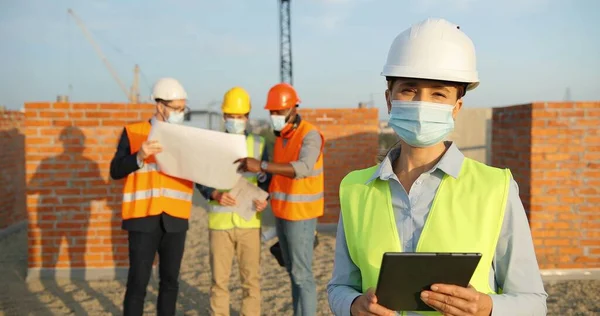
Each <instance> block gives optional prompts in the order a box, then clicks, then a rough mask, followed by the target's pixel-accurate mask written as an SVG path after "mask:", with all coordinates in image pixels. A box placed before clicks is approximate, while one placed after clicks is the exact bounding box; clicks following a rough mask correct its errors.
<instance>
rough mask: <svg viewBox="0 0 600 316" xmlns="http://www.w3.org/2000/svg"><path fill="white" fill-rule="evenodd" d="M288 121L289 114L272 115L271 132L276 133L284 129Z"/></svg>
mask: <svg viewBox="0 0 600 316" xmlns="http://www.w3.org/2000/svg"><path fill="white" fill-rule="evenodd" d="M289 119H290V112H288V113H287V114H286V115H277V114H272V115H271V126H272V127H273V130H274V131H276V132H280V131H281V130H282V129H283V128H284V127H285V125H286V124H287V122H288V120H289Z"/></svg>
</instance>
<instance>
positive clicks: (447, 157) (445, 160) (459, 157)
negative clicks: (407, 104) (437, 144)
mask: <svg viewBox="0 0 600 316" xmlns="http://www.w3.org/2000/svg"><path fill="white" fill-rule="evenodd" d="M444 144H445V145H446V148H447V150H446V152H445V153H444V155H443V156H442V159H440V161H439V162H438V163H437V164H436V165H435V166H433V168H431V170H429V171H427V173H432V172H434V171H436V170H438V169H439V170H441V171H442V172H444V173H445V174H447V175H449V176H451V177H453V178H458V175H459V174H460V170H461V168H462V163H463V161H464V159H465V156H464V155H463V153H462V152H460V150H459V149H458V147H457V146H456V144H454V143H453V142H449V141H448V142H445V143H444ZM398 157H400V148H394V149H392V150H390V152H389V153H388V154H387V155H386V156H385V158H384V159H383V161H382V162H381V163H380V164H379V168H377V170H376V171H375V173H373V175H372V176H371V178H369V180H368V181H367V183H369V182H371V181H373V180H375V179H376V178H379V179H381V180H383V181H388V180H389V179H390V178H391V177H392V176H394V175H395V174H394V168H393V165H392V163H393V162H394V161H396V159H398Z"/></svg>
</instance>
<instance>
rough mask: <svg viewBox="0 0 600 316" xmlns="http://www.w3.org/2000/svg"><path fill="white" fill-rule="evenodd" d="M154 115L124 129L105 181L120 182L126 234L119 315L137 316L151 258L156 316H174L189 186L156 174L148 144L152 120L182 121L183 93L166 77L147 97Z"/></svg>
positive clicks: (154, 146) (155, 147) (154, 145)
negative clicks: (125, 266)
mask: <svg viewBox="0 0 600 316" xmlns="http://www.w3.org/2000/svg"><path fill="white" fill-rule="evenodd" d="M152 99H154V100H155V101H156V114H155V115H154V116H153V117H152V119H151V120H148V121H143V122H138V123H133V124H129V125H127V126H125V129H124V130H123V134H122V135H121V140H120V141H119V144H118V146H117V151H116V153H115V156H114V158H113V159H112V161H111V163H110V176H111V178H113V179H115V180H118V179H122V178H125V185H124V187H123V204H122V211H121V213H122V218H123V225H122V227H123V229H124V230H127V231H128V234H129V271H128V273H127V291H126V292H125V299H124V302H123V313H124V315H136V316H137V315H142V313H143V311H144V299H145V296H146V287H147V286H148V281H149V280H150V274H151V272H152V263H153V262H154V256H155V255H156V253H157V252H158V256H159V278H160V282H159V287H158V302H157V305H156V308H157V315H175V306H176V302H177V294H178V291H179V269H180V266H181V259H182V258H183V250H184V245H185V237H186V232H187V230H188V219H189V217H190V211H191V209H192V193H193V189H194V187H193V183H192V182H190V181H187V180H182V179H178V178H173V177H171V176H168V175H166V174H164V173H161V172H159V171H158V169H157V166H156V160H155V158H154V155H155V154H157V153H159V152H161V150H162V148H161V146H160V144H159V143H158V142H157V141H148V134H149V133H150V129H151V125H152V123H153V122H154V121H155V120H158V121H166V122H169V123H173V124H180V123H182V122H183V118H184V115H185V112H186V110H187V107H186V102H187V100H186V99H187V94H186V92H185V90H184V89H183V87H182V86H181V84H180V83H179V82H178V81H177V80H175V79H172V78H163V79H160V80H158V81H157V82H156V84H155V85H154V88H153V92H152Z"/></svg>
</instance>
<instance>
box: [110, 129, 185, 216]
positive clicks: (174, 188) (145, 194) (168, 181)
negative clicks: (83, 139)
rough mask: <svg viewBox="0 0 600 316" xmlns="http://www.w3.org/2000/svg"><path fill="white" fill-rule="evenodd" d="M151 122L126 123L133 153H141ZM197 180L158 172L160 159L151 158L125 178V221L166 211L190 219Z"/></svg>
mask: <svg viewBox="0 0 600 316" xmlns="http://www.w3.org/2000/svg"><path fill="white" fill-rule="evenodd" d="M150 128H151V126H150V123H149V122H140V123H134V124H130V125H127V126H125V132H126V133H127V138H128V140H129V147H130V152H131V153H132V154H134V153H136V152H138V151H139V150H140V148H141V147H142V144H143V143H144V142H145V141H146V140H147V139H148V134H149V133H150ZM193 190H194V187H193V183H192V182H191V181H187V180H183V179H178V178H174V177H171V176H168V175H166V174H164V173H161V172H160V171H158V167H157V164H156V160H155V159H154V157H149V158H147V159H146V160H145V161H144V165H143V166H142V167H141V168H139V169H138V170H136V171H135V172H132V173H131V174H129V175H128V176H127V178H126V179H125V185H124V186H123V203H122V207H121V214H122V217H123V219H124V220H127V219H131V218H141V217H147V216H154V215H159V214H161V213H163V212H165V213H167V214H169V215H171V216H174V217H178V218H186V219H187V218H189V216H190V212H191V208H192V194H193Z"/></svg>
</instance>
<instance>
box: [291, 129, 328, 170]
mask: <svg viewBox="0 0 600 316" xmlns="http://www.w3.org/2000/svg"><path fill="white" fill-rule="evenodd" d="M322 145H323V139H322V138H321V134H319V132H317V131H314V130H313V131H310V132H308V133H307V134H306V136H304V139H303V140H302V148H300V154H299V155H298V160H296V161H292V162H290V164H291V165H292V167H293V168H294V172H295V174H296V177H295V178H296V179H302V178H306V177H308V176H310V175H311V173H312V171H313V167H314V166H315V163H316V162H317V159H318V158H319V155H321V146H322Z"/></svg>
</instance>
